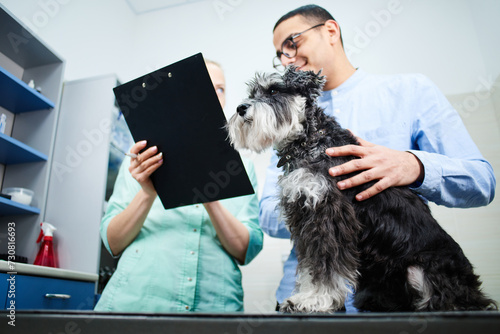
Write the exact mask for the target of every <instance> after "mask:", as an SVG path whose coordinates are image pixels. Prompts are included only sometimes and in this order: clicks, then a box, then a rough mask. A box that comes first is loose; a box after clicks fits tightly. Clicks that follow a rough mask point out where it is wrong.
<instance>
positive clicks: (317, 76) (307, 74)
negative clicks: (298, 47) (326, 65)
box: [283, 65, 326, 101]
mask: <svg viewBox="0 0 500 334" xmlns="http://www.w3.org/2000/svg"><path fill="white" fill-rule="evenodd" d="M283 81H284V82H285V84H286V85H287V87H291V88H292V89H293V90H294V91H295V92H297V93H299V94H300V95H302V96H304V97H305V98H307V99H308V100H310V101H313V100H316V98H317V97H319V96H320V95H321V93H322V91H323V86H324V85H325V83H326V78H325V76H324V75H321V70H320V71H319V72H318V73H314V71H298V70H297V67H296V66H295V65H289V66H287V68H286V70H285V73H284V74H283Z"/></svg>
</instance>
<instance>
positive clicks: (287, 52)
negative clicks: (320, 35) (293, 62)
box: [273, 23, 325, 71]
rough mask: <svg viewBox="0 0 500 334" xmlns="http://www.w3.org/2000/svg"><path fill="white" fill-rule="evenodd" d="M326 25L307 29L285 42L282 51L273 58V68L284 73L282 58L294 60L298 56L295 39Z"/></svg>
mask: <svg viewBox="0 0 500 334" xmlns="http://www.w3.org/2000/svg"><path fill="white" fill-rule="evenodd" d="M324 25H325V24H324V23H320V24H317V25H315V26H314V27H311V28H309V29H306V30H304V31H302V32H299V33H297V34H294V35H292V36H290V37H288V38H287V39H285V40H284V41H283V44H281V51H278V52H276V57H274V58H273V67H274V68H275V69H277V70H278V71H282V70H284V69H285V67H284V66H283V64H282V63H281V56H285V57H287V58H289V59H290V58H293V57H295V56H296V55H297V44H295V41H294V39H295V38H297V37H299V36H300V35H302V34H303V33H306V32H308V31H309V30H312V29H314V28H317V27H321V26H324Z"/></svg>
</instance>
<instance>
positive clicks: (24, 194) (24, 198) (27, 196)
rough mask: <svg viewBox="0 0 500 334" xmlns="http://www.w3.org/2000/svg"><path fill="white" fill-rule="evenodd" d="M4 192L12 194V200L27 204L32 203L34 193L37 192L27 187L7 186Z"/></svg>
mask: <svg viewBox="0 0 500 334" xmlns="http://www.w3.org/2000/svg"><path fill="white" fill-rule="evenodd" d="M3 193H4V194H7V195H10V196H11V200H13V201H14V202H18V203H21V204H25V205H30V204H31V201H32V199H33V195H34V194H35V193H34V192H33V190H30V189H26V188H19V187H15V188H5V189H4V190H3Z"/></svg>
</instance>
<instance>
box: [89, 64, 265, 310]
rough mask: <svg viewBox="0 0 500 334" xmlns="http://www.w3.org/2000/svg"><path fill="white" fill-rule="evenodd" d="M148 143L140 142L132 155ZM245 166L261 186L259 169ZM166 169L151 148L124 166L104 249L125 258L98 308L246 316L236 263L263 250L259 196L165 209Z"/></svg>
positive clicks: (216, 78) (211, 67) (214, 74)
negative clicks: (160, 186) (155, 179)
mask: <svg viewBox="0 0 500 334" xmlns="http://www.w3.org/2000/svg"><path fill="white" fill-rule="evenodd" d="M206 65H207V69H208V72H209V74H210V77H211V79H212V82H213V85H214V88H215V90H216V92H217V96H218V97H219V101H220V103H221V105H222V107H224V105H225V79H224V73H223V71H222V69H221V67H220V66H219V65H218V64H216V63H214V62H211V61H208V62H207V64H206ZM146 145H147V143H146V142H145V141H140V142H137V143H136V144H135V145H134V146H132V148H131V149H130V152H131V153H135V154H137V153H139V152H140V151H142V150H143V149H144V148H145V147H146ZM166 158H168V157H166ZM244 163H245V168H246V170H247V173H248V176H249V178H250V180H251V182H252V185H253V187H254V189H257V182H256V175H255V171H254V168H253V165H252V164H251V163H250V162H247V161H245V162H244ZM162 164H163V156H162V153H161V152H158V151H157V148H156V147H150V148H149V149H147V150H146V151H145V152H142V153H141V154H140V155H139V156H138V157H137V158H132V159H130V158H126V160H124V163H123V164H122V166H121V168H120V172H119V174H118V177H117V180H116V183H115V187H114V191H113V195H112V196H111V198H110V200H109V203H108V209H107V211H106V214H105V216H104V217H103V219H102V223H101V236H102V239H103V242H104V244H105V246H106V248H107V249H108V251H109V252H110V253H111V254H112V255H113V256H120V260H119V262H118V266H117V269H116V271H115V273H114V274H113V276H112V277H111V279H110V281H109V282H108V284H107V285H106V287H105V289H104V291H103V293H102V296H101V298H100V300H99V302H98V303H97V305H96V307H95V310H97V311H121V312H186V311H193V312H195V311H197V312H235V311H243V289H242V286H241V272H240V270H239V267H238V266H239V265H243V264H247V263H249V262H250V261H251V260H252V259H253V258H254V257H255V256H256V255H257V254H258V253H259V252H260V250H261V249H262V240H263V234H262V231H261V230H260V227H259V224H258V214H259V209H258V200H257V196H256V195H255V194H254V195H248V196H241V197H237V198H232V199H225V200H221V201H215V202H210V203H204V204H197V205H190V206H184V207H180V208H175V209H170V210H165V209H164V208H163V206H162V204H161V201H160V200H159V198H158V196H157V193H156V190H155V188H154V186H153V183H152V182H151V179H150V176H151V174H152V173H153V172H154V171H155V170H156V169H158V167H160V166H161V165H162ZM127 169H128V170H127Z"/></svg>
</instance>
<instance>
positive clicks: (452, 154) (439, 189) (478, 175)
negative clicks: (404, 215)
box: [409, 76, 496, 208]
mask: <svg viewBox="0 0 500 334" xmlns="http://www.w3.org/2000/svg"><path fill="white" fill-rule="evenodd" d="M419 80H420V81H421V87H422V94H419V96H418V98H419V100H420V103H422V107H421V108H419V113H420V114H417V117H416V120H415V122H414V131H413V136H414V139H413V142H414V143H416V145H417V147H416V149H415V150H410V151H409V152H411V153H413V154H414V155H415V156H417V157H418V158H419V159H420V161H421V162H422V164H423V166H424V171H425V176H424V181H423V183H422V184H421V185H420V186H418V187H417V188H413V190H415V191H416V192H417V193H419V194H420V195H422V196H423V197H425V198H426V199H428V200H430V201H432V202H435V203H436V204H439V205H444V206H447V207H461V208H467V207H478V206H483V205H487V204H489V203H490V202H491V201H492V200H493V198H494V196H495V186H496V179H495V175H494V173H493V168H492V167H491V165H490V164H489V163H488V161H486V160H485V159H484V157H483V156H482V155H481V153H480V152H479V149H478V148H477V146H476V145H475V143H474V142H473V140H472V138H471V137H470V135H469V133H468V132H467V129H466V128H465V126H464V124H463V122H462V120H461V118H460V115H459V114H458V112H457V111H456V110H455V109H454V108H453V107H452V106H451V104H450V103H449V102H448V100H447V99H446V97H445V96H444V95H443V94H442V93H441V92H440V91H439V90H438V88H437V87H436V86H435V85H434V84H433V83H432V82H431V81H430V80H429V79H427V78H425V77H423V76H422V77H420V78H419Z"/></svg>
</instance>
